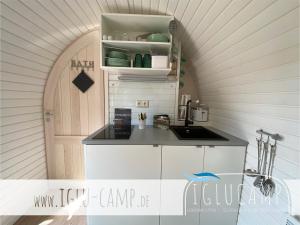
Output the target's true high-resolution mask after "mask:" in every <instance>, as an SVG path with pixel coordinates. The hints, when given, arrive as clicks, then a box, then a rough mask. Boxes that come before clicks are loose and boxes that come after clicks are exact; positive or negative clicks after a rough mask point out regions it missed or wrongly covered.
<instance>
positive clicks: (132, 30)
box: [100, 13, 174, 77]
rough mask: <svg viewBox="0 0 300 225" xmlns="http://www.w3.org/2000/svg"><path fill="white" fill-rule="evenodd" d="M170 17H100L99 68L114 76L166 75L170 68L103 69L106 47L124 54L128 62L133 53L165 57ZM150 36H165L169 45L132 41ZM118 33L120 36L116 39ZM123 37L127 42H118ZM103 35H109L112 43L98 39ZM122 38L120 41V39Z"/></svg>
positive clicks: (109, 67) (107, 50) (135, 15)
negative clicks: (154, 34) (126, 54)
mask: <svg viewBox="0 0 300 225" xmlns="http://www.w3.org/2000/svg"><path fill="white" fill-rule="evenodd" d="M172 20H174V17H173V16H160V15H137V14H110V13H108V14H102V15H101V28H102V29H101V41H100V48H101V61H100V64H101V69H102V70H105V71H108V72H111V73H113V74H114V75H141V76H148V75H149V76H152V77H153V76H165V77H166V76H167V75H168V74H169V73H170V72H171V68H164V69H153V68H136V67H112V66H106V60H105V58H106V57H107V55H108V53H109V51H110V49H109V48H110V47H112V48H120V49H124V50H126V51H128V55H129V57H130V58H131V59H134V57H135V54H136V53H141V54H144V53H150V54H158V55H165V56H169V55H170V52H171V48H172V39H173V37H172V35H171V34H170V33H169V23H170V21H172ZM153 33H161V34H163V35H165V36H167V37H168V39H169V42H147V41H136V40H137V37H141V35H142V37H143V39H144V38H145V37H147V36H148V35H150V34H153ZM120 34H121V36H120ZM122 34H125V37H126V39H128V41H127V40H122V39H123V38H124V36H122ZM103 35H105V36H107V37H108V36H112V39H113V40H102V37H103ZM120 37H123V38H120Z"/></svg>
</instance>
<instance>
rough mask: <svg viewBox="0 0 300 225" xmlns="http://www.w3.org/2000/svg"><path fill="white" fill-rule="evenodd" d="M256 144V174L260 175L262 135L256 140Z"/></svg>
mask: <svg viewBox="0 0 300 225" xmlns="http://www.w3.org/2000/svg"><path fill="white" fill-rule="evenodd" d="M256 142H257V173H258V174H261V165H260V163H261V157H262V156H261V152H262V149H261V147H262V143H263V138H262V134H261V135H260V138H259V139H258V138H257V139H256Z"/></svg>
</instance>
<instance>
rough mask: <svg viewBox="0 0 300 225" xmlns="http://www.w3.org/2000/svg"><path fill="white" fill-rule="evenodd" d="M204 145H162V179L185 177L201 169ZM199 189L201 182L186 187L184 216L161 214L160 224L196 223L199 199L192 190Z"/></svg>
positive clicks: (185, 224)
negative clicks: (185, 212) (185, 211)
mask: <svg viewBox="0 0 300 225" xmlns="http://www.w3.org/2000/svg"><path fill="white" fill-rule="evenodd" d="M203 157H204V147H196V146H163V147H162V179H186V177H187V176H191V175H193V174H195V173H199V172H201V171H203ZM195 190H197V192H198V193H200V192H199V191H200V190H201V183H198V184H197V186H190V188H188V189H187V194H186V196H187V197H186V205H187V214H186V215H185V216H161V217H160V224H161V225H183V224H184V225H198V224H199V209H200V200H199V199H195V197H196V196H195V194H194V191H195Z"/></svg>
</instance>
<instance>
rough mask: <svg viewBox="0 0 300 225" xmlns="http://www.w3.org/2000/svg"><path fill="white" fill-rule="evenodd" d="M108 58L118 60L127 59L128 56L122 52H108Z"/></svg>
mask: <svg viewBox="0 0 300 225" xmlns="http://www.w3.org/2000/svg"><path fill="white" fill-rule="evenodd" d="M108 57H110V58H118V59H126V60H127V59H128V55H127V54H126V53H124V52H120V51H110V52H109V53H108Z"/></svg>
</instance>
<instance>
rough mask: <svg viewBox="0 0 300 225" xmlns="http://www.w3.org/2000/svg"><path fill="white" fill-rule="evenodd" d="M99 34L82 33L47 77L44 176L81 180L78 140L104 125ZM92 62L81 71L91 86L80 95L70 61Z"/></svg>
mask: <svg viewBox="0 0 300 225" xmlns="http://www.w3.org/2000/svg"><path fill="white" fill-rule="evenodd" d="M99 44H100V41H99V31H92V32H90V33H88V34H85V35H84V36H82V37H81V38H79V39H78V40H76V41H75V42H74V43H73V44H72V45H70V46H69V47H68V48H67V49H66V50H65V51H64V52H63V54H62V55H61V56H60V57H59V59H58V60H57V62H56V63H55V65H54V66H53V68H52V71H51V73H50V75H49V78H48V81H47V85H46V89H45V95H44V112H45V136H46V149H47V167H48V177H49V178H52V179H53V178H55V179H72V178H73V179H80V178H84V159H83V145H82V144H81V140H82V139H84V138H85V137H86V136H88V135H89V134H91V133H93V132H94V131H96V130H97V129H99V128H101V127H102V126H103V125H104V115H105V113H104V110H105V109H104V95H105V94H104V93H105V92H104V75H103V72H102V71H100V65H99V64H100V60H99V58H100V56H99V55H100V46H99ZM72 60H75V62H78V61H80V62H82V64H84V61H93V62H94V69H92V68H90V69H87V68H85V69H84V70H85V72H86V74H87V75H88V76H89V77H90V78H91V79H92V80H93V81H94V84H93V85H92V86H91V87H90V88H89V89H88V90H87V91H86V92H84V93H83V92H81V91H80V90H79V89H78V88H77V87H76V86H75V85H74V84H73V83H72V81H73V80H74V79H75V78H76V77H77V75H78V74H79V73H80V72H81V68H80V67H79V68H78V69H77V68H72V67H71V61H72Z"/></svg>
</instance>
